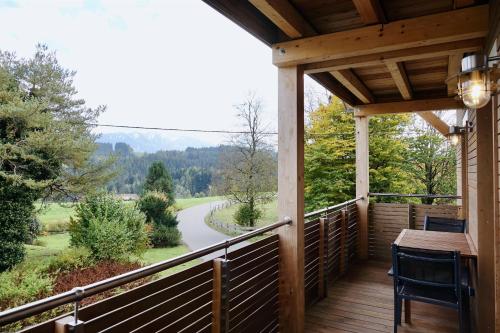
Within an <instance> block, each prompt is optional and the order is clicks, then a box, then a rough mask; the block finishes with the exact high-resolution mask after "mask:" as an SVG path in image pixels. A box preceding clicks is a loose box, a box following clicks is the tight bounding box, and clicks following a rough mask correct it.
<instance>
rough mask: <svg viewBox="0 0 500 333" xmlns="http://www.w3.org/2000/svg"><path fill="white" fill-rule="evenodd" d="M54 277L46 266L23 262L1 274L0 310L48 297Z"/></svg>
mask: <svg viewBox="0 0 500 333" xmlns="http://www.w3.org/2000/svg"><path fill="white" fill-rule="evenodd" d="M52 284H53V279H52V278H51V277H50V275H49V274H47V273H46V272H45V271H44V266H42V265H36V264H30V265H28V264H21V265H17V266H16V267H15V268H13V269H11V270H9V271H6V272H3V273H1V274H0V310H5V309H6V308H11V307H15V306H19V305H22V304H25V303H28V302H32V301H35V300H37V299H39V298H41V297H46V296H48V295H49V294H50V292H51V291H52Z"/></svg>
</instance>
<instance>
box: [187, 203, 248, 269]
mask: <svg viewBox="0 0 500 333" xmlns="http://www.w3.org/2000/svg"><path fill="white" fill-rule="evenodd" d="M223 202H224V201H216V202H211V203H206V204H202V205H198V206H194V207H191V208H187V209H184V210H181V211H180V212H179V213H178V214H177V220H178V221H179V225H178V228H179V230H180V232H182V240H183V241H184V243H185V244H186V245H187V246H188V247H189V249H190V250H192V251H194V250H198V249H201V248H203V247H206V246H209V245H212V244H214V243H218V242H222V241H224V240H226V239H228V238H231V236H227V235H224V234H223V233H220V232H218V231H215V230H214V229H212V228H210V227H209V226H207V225H206V223H205V216H207V214H208V213H209V212H210V209H211V208H212V207H213V206H215V205H217V204H221V203H223ZM248 244H249V243H248V242H242V243H239V244H236V245H234V246H231V248H230V249H229V250H230V251H231V250H235V249H238V248H241V247H243V246H245V245H248ZM223 254H224V251H217V252H214V253H212V254H209V255H206V256H204V257H203V260H205V261H206V260H211V259H213V258H216V257H219V256H221V255H223Z"/></svg>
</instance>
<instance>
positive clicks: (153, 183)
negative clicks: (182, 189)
mask: <svg viewBox="0 0 500 333" xmlns="http://www.w3.org/2000/svg"><path fill="white" fill-rule="evenodd" d="M144 191H145V192H147V191H157V192H163V193H164V194H165V195H166V196H167V199H168V207H170V206H172V205H173V204H174V203H175V200H174V185H173V183H172V177H170V173H169V172H168V170H167V169H166V168H165V165H164V164H163V163H162V162H160V161H157V162H154V163H153V164H151V166H150V167H149V170H148V175H147V176H146V181H145V182H144Z"/></svg>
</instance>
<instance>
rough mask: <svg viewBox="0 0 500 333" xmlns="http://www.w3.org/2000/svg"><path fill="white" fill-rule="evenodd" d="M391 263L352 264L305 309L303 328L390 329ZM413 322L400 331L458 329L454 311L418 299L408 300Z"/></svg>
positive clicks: (314, 332) (363, 332)
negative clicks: (321, 297)
mask: <svg viewBox="0 0 500 333" xmlns="http://www.w3.org/2000/svg"><path fill="white" fill-rule="evenodd" d="M389 267H390V263H384V262H382V263H381V262H375V261H368V262H362V263H359V264H356V265H353V266H352V267H350V268H349V271H348V273H347V274H346V276H344V277H343V278H341V279H340V280H338V281H336V282H334V283H333V284H331V285H330V286H329V288H328V297H327V298H326V299H323V300H322V301H320V302H318V303H317V304H315V305H314V306H313V307H312V308H311V309H309V310H308V311H307V313H306V330H305V331H306V332H308V333H326V332H328V333H330V332H356V333H358V332H359V333H368V332H370V333H371V332H373V333H377V332H392V331H393V314H394V310H393V309H394V303H393V285H392V279H391V278H390V277H388V276H387V271H388V269H389ZM411 310H412V311H411V313H412V322H411V324H410V325H408V324H406V323H405V322H404V312H403V325H402V326H399V327H398V332H400V333H410V332H411V333H424V332H425V333H433V332H439V333H447V332H458V315H457V313H456V312H455V311H453V310H451V309H447V308H444V307H438V306H434V305H430V304H424V303H420V302H412V304H411Z"/></svg>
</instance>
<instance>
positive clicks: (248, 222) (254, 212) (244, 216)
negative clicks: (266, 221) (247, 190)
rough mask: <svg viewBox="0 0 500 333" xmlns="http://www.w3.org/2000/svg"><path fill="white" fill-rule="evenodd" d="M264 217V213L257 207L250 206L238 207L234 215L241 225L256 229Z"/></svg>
mask: <svg viewBox="0 0 500 333" xmlns="http://www.w3.org/2000/svg"><path fill="white" fill-rule="evenodd" d="M261 217H262V211H261V210H260V209H258V208H256V207H251V206H250V205H248V204H242V205H239V206H238V209H237V210H236V213H235V214H234V220H235V221H236V223H238V224H239V225H242V226H245V227H254V226H255V224H256V223H257V221H258V220H259V219H260V218H261Z"/></svg>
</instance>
